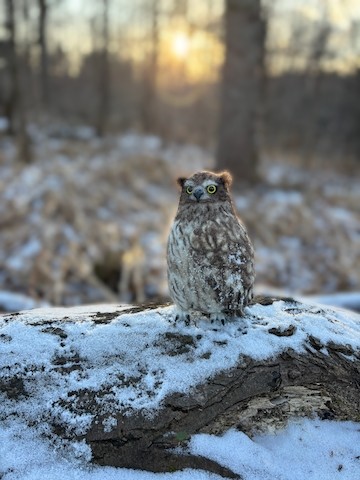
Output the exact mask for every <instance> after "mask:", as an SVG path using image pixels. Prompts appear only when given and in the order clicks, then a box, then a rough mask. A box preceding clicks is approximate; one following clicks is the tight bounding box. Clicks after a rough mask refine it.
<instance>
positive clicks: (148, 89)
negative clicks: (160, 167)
mask: <svg viewBox="0 0 360 480" xmlns="http://www.w3.org/2000/svg"><path fill="white" fill-rule="evenodd" d="M158 16H159V0H151V5H150V18H151V33H150V52H149V54H148V58H147V59H146V60H145V62H144V78H143V92H142V101H141V106H140V110H141V123H142V128H143V130H144V132H146V133H156V132H157V127H158V122H157V111H156V108H157V86H156V83H157V69H158V49H159V25H158Z"/></svg>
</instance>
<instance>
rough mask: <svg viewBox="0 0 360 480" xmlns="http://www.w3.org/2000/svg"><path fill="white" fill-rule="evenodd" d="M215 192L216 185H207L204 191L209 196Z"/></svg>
mask: <svg viewBox="0 0 360 480" xmlns="http://www.w3.org/2000/svg"><path fill="white" fill-rule="evenodd" d="M216 190H217V187H216V185H208V186H207V187H206V191H207V192H208V193H210V195H212V194H213V193H215V192H216Z"/></svg>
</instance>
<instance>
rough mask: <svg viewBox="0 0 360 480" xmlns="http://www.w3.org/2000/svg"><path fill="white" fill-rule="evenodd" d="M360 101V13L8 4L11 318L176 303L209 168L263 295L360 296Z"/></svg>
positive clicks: (291, 5) (4, 181)
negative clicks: (188, 227)
mask: <svg viewBox="0 0 360 480" xmlns="http://www.w3.org/2000/svg"><path fill="white" fill-rule="evenodd" d="M359 92H360V3H359V2H358V1H357V0H262V1H261V0H198V1H197V2H190V1H188V0H132V1H126V0H87V1H85V0H2V2H1V4H0V200H1V201H0V229H1V230H0V232H1V233H0V310H1V309H2V310H15V309H18V308H25V307H31V306H34V305H37V304H39V302H40V303H42V302H46V303H50V304H66V305H72V304H78V303H89V302H95V301H117V302H118V301H120V300H121V301H138V302H139V301H140V302H141V301H145V300H148V299H154V298H159V297H160V298H166V296H167V287H166V277H165V267H164V258H165V248H166V235H167V231H168V226H169V222H170V220H171V218H172V216H173V214H174V211H175V209H176V204H177V193H176V187H175V182H174V179H175V178H176V176H177V175H179V174H185V175H186V174H190V173H192V172H194V171H195V170H196V169H199V168H207V169H211V168H213V169H224V168H226V169H229V170H230V171H231V172H232V174H233V175H234V178H235V182H234V194H235V202H236V206H237V209H238V211H239V213H240V215H241V216H242V217H243V219H244V221H245V222H246V224H247V225H248V228H249V231H250V234H251V236H252V238H253V240H254V243H255V248H256V254H257V278H258V289H259V291H265V290H269V289H270V290H271V289H281V290H282V291H284V290H286V291H287V292H295V293H300V294H314V295H315V294H317V295H319V294H323V293H328V294H334V293H335V292H344V291H358V290H359V289H360V248H359V247H360V187H359V170H360V169H359V166H360V96H359ZM15 293H16V294H21V295H24V297H21V296H20V295H14V294H15ZM356 302H357V305H360V300H356Z"/></svg>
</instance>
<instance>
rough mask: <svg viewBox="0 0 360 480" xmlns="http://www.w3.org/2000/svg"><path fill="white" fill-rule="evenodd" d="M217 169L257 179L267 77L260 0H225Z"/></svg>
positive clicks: (243, 177) (248, 179) (239, 178)
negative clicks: (223, 59)
mask: <svg viewBox="0 0 360 480" xmlns="http://www.w3.org/2000/svg"><path fill="white" fill-rule="evenodd" d="M225 5H226V8H225V47H226V55H225V62H224V67H223V79H222V96H221V111H220V120H219V144H218V152H217V168H218V169H224V168H227V169H230V170H231V172H232V174H233V175H234V176H235V177H236V179H237V180H238V181H243V182H247V183H254V182H256V180H257V167H258V161H259V153H258V138H257V133H258V120H259V110H260V101H261V92H262V85H263V80H264V48H265V47H264V43H265V22H264V21H263V19H262V15H261V0H226V3H225Z"/></svg>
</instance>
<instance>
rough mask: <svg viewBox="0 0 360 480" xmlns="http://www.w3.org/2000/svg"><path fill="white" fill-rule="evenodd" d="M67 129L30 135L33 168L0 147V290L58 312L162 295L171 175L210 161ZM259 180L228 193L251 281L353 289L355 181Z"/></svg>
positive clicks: (282, 173)
mask: <svg viewBox="0 0 360 480" xmlns="http://www.w3.org/2000/svg"><path fill="white" fill-rule="evenodd" d="M68 130H69V129H67V131H66V132H65V133H64V134H63V132H62V131H61V129H58V131H56V129H55V128H51V129H50V128H49V129H48V131H46V130H45V129H43V130H42V131H40V130H39V129H36V128H35V127H33V128H32V137H33V141H34V162H33V163H32V164H31V165H21V164H20V163H18V162H16V160H15V150H14V145H13V144H12V143H11V141H10V140H9V139H0V228H1V236H0V290H6V291H10V292H16V293H22V294H26V295H28V296H29V297H31V298H32V299H34V300H36V301H46V302H48V303H50V304H54V305H77V304H85V303H91V302H100V301H107V302H116V301H119V299H120V300H121V301H142V300H143V299H144V298H151V297H156V296H159V295H160V296H164V295H166V294H167V286H166V277H165V274H164V273H165V268H164V257H165V245H166V237H167V232H168V229H169V223H170V221H171V218H172V217H173V215H174V211H175V209H176V204H177V201H178V194H177V190H176V185H175V178H176V177H177V176H178V175H187V174H190V173H193V172H194V171H195V170H199V169H203V168H207V169H209V168H213V165H214V162H213V159H212V157H211V155H210V154H208V153H207V152H205V151H202V150H201V149H199V148H197V147H194V146H189V145H175V146H174V145H166V144H164V143H163V142H162V141H161V140H160V139H159V138H157V137H144V136H140V135H136V134H132V133H130V134H126V135H123V136H114V137H108V138H106V139H103V140H99V139H97V138H95V137H94V136H93V133H92V131H91V129H88V128H84V127H83V128H77V129H73V130H72V132H71V133H72V135H71V138H69V131H68ZM263 177H264V185H263V186H262V187H259V188H258V189H256V190H246V191H239V190H238V189H237V188H236V187H237V185H236V184H235V185H234V195H235V203H236V206H237V208H238V211H239V213H240V215H241V216H242V217H243V219H244V221H245V223H246V224H247V226H248V228H249V231H250V234H251V237H252V238H253V241H254V243H255V249H256V265H257V268H256V270H257V282H258V283H260V284H265V285H267V286H270V287H277V288H281V289H283V290H287V292H289V293H294V292H296V293H298V294H314V295H315V294H323V293H327V294H331V293H333V292H339V291H359V290H360V190H359V188H358V185H359V179H358V178H352V177H347V176H345V175H335V174H333V173H330V172H324V171H316V170H314V171H306V170H304V169H300V168H295V167H294V166H289V165H286V164H281V163H277V164H275V163H274V162H273V161H268V162H265V163H264V165H263ZM104 281H105V283H104ZM1 309H3V310H6V308H5V306H2V305H1V299H0V311H1Z"/></svg>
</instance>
